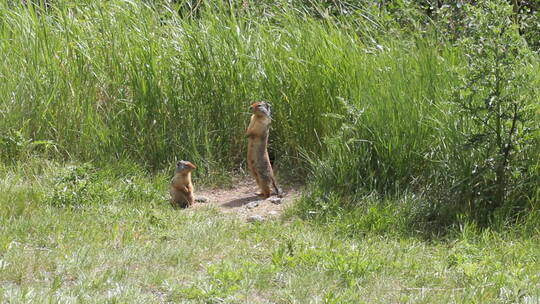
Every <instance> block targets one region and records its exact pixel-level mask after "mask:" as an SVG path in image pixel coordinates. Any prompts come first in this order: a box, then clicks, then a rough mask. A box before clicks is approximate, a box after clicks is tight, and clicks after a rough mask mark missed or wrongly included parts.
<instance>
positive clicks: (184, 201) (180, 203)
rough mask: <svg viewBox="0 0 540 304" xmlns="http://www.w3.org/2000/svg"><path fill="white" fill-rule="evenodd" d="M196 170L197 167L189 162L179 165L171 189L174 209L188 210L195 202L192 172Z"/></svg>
mask: <svg viewBox="0 0 540 304" xmlns="http://www.w3.org/2000/svg"><path fill="white" fill-rule="evenodd" d="M195 168H197V167H195V165H193V164H192V163H190V162H188V161H180V162H178V163H177V165H176V172H175V174H174V177H173V179H172V181H171V186H170V188H169V192H170V194H171V205H173V207H177V208H187V207H190V206H192V205H193V203H194V202H195V199H194V197H193V183H192V182H191V171H193V170H195Z"/></svg>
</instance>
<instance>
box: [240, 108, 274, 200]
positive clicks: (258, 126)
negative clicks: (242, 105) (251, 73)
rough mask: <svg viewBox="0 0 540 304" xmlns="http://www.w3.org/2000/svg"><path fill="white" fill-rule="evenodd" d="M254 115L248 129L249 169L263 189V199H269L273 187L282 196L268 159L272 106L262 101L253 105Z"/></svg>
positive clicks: (261, 194)
mask: <svg viewBox="0 0 540 304" xmlns="http://www.w3.org/2000/svg"><path fill="white" fill-rule="evenodd" d="M251 110H252V111H253V115H251V120H250V122H249V126H248V128H247V131H246V134H247V136H248V155H247V156H248V168H249V170H250V171H251V173H252V174H253V177H255V180H256V181H257V185H258V186H259V188H260V189H261V193H260V194H259V195H260V196H262V197H265V198H267V197H269V196H270V195H271V193H272V190H271V186H272V187H273V188H274V189H275V190H276V194H278V195H279V194H280V193H279V190H278V188H277V186H276V180H275V178H274V172H273V171H272V165H271V164H270V158H269V157H268V150H267V148H266V147H267V145H268V133H269V129H270V122H271V121H272V119H271V117H270V105H269V104H268V103H267V102H264V101H260V102H256V103H254V104H252V105H251Z"/></svg>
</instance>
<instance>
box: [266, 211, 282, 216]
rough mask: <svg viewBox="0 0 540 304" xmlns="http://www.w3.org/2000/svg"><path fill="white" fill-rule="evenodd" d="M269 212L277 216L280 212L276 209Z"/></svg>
mask: <svg viewBox="0 0 540 304" xmlns="http://www.w3.org/2000/svg"><path fill="white" fill-rule="evenodd" d="M268 214H270V215H272V216H276V215H279V212H277V211H276V210H272V211H270V212H268Z"/></svg>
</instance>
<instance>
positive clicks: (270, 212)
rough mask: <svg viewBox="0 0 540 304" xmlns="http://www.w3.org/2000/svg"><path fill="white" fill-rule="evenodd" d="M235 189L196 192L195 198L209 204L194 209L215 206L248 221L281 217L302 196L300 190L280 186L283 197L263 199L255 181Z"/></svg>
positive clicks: (241, 184)
mask: <svg viewBox="0 0 540 304" xmlns="http://www.w3.org/2000/svg"><path fill="white" fill-rule="evenodd" d="M234 184H235V186H234V187H233V188H228V189H223V188H215V189H202V190H200V191H196V192H195V197H206V198H208V202H206V203H196V204H195V205H194V208H201V207H204V206H208V205H214V206H216V207H218V208H219V209H220V210H222V211H223V212H225V213H234V214H237V215H238V216H240V217H241V218H243V219H245V220H248V221H258V220H260V219H262V218H271V217H277V216H279V215H280V214H281V213H282V211H283V209H284V208H285V206H286V205H287V204H289V203H291V202H292V201H293V200H294V199H296V198H297V197H298V196H299V195H300V191H299V190H298V189H294V188H292V187H287V186H285V187H283V186H282V185H280V187H283V188H281V191H282V192H283V197H281V198H278V197H277V196H271V197H270V198H268V199H263V198H261V197H258V196H257V191H259V188H258V187H257V184H256V183H255V182H254V181H251V180H248V179H242V180H239V181H236V182H235V183H234Z"/></svg>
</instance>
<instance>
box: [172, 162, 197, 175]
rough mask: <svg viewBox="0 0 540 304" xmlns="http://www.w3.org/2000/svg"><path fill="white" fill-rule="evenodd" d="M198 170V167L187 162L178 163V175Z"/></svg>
mask: <svg viewBox="0 0 540 304" xmlns="http://www.w3.org/2000/svg"><path fill="white" fill-rule="evenodd" d="M196 168H197V167H196V166H195V165H194V164H192V163H190V162H188V161H187V160H181V161H179V162H178V163H176V173H183V172H191V171H193V170H195V169H196Z"/></svg>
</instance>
